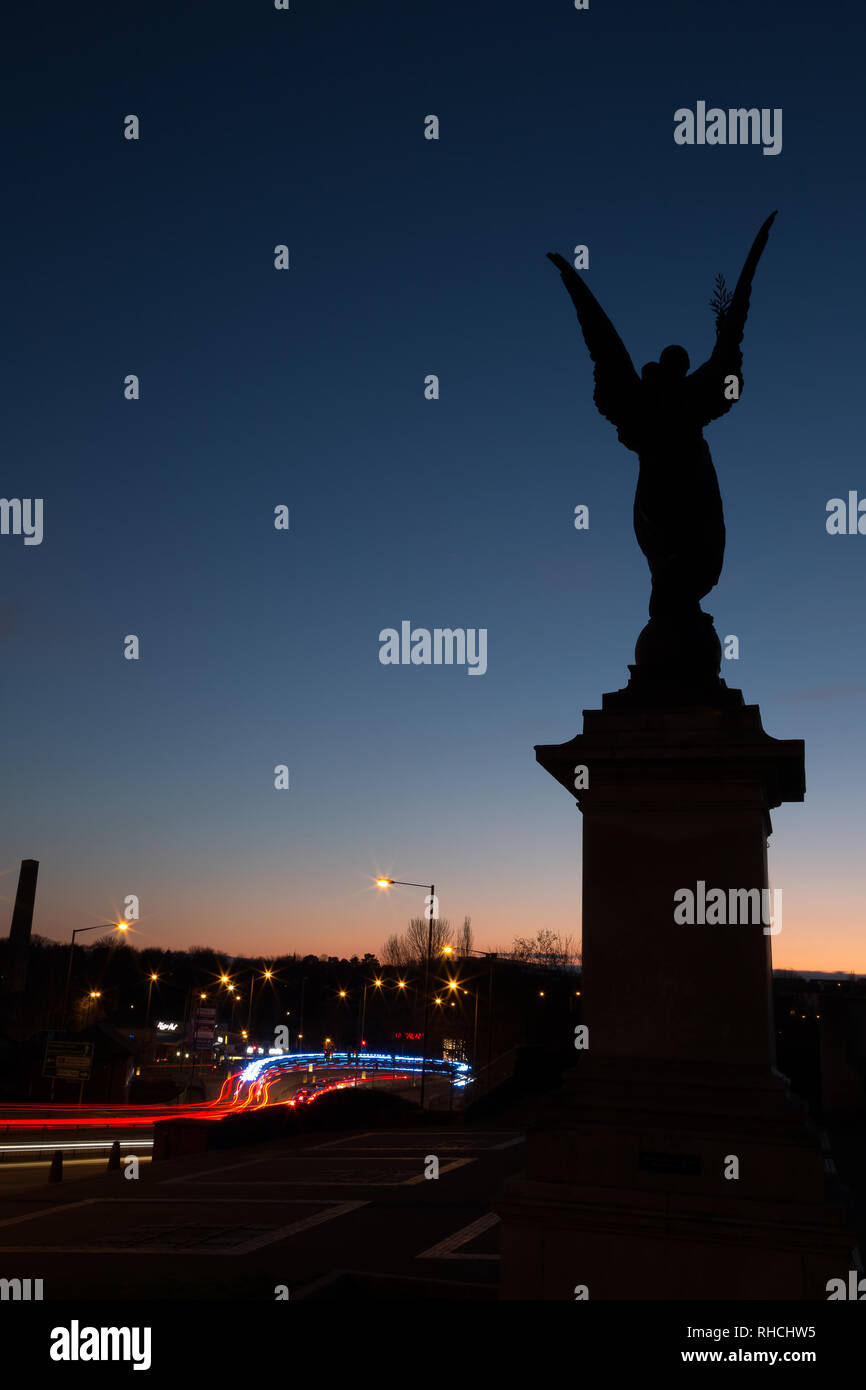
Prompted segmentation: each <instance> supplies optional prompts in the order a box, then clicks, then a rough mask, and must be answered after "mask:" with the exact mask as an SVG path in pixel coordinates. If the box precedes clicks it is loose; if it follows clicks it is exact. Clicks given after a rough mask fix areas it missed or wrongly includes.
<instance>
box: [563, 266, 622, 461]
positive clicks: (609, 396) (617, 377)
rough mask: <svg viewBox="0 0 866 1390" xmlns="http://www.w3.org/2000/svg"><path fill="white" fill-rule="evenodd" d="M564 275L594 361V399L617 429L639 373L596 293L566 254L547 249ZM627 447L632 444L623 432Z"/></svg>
mask: <svg viewBox="0 0 866 1390" xmlns="http://www.w3.org/2000/svg"><path fill="white" fill-rule="evenodd" d="M547 258H548V260H550V261H552V262H553V264H554V265H555V266H556V268H557V270H558V271H559V272H560V274H561V276H562V282H563V284H564V285H565V288H566V289H567V290H568V293H569V294H570V295H571V301H572V303H573V304H574V307H575V309H576V310H577V318H578V322H579V323H580V327H581V332H582V333H583V340H584V342H585V343H586V346H587V347H588V349H589V355H590V357H591V358H592V360H593V362H594V364H595V374H594V377H595V390H594V392H593V397H592V398H593V400H594V401H595V404H596V405H597V407H598V409H599V410H600V411H601V413H602V415H603V416H604V417H605V419H607V420H610V422H611V424H612V425H616V427H617V432H618V433H619V432H620V431H621V430H622V429H625V428H626V427H627V425H628V423H629V422H630V420H631V418H632V414H633V411H634V407H635V402H636V400H637V398H638V394H639V391H640V385H641V382H640V377H639V376H638V374H637V372H636V371H635V369H634V365H633V363H632V360H631V358H630V357H629V355H628V351H627V350H626V346H625V343H624V342H623V341H622V339H621V338H620V336H619V334H618V333H617V331H616V329H615V328H614V326H613V324H612V323H611V321H610V319H609V318H608V316H607V314H606V313H605V312H604V310H603V309H602V307H601V305H600V304H599V302H598V300H597V299H596V297H595V295H594V294H593V293H592V290H590V289H589V288H588V287H587V285H586V284H585V283H584V281H583V280H582V279H581V278H580V276H579V275H578V273H577V271H576V270H575V269H574V267H573V266H571V265H569V263H568V261H567V260H566V259H565V257H564V256H558V255H557V254H556V253H555V252H553V251H548V253H547ZM620 439H621V440H622V442H623V443H624V444H626V445H627V447H629V448H631V447H633V446H632V445H630V444H629V443H628V440H627V439H626V438H623V435H622V434H621V433H620Z"/></svg>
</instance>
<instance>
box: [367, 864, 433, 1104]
mask: <svg viewBox="0 0 866 1390" xmlns="http://www.w3.org/2000/svg"><path fill="white" fill-rule="evenodd" d="M376 883H377V885H378V887H379V888H390V887H391V885H392V884H398V885H399V886H400V887H402V888H426V887H427V884H426V883H410V882H409V881H408V879H405V878H377V879H376ZM435 911H436V887H435V885H434V884H432V883H431V884H430V916H429V918H428V919H427V920H428V922H429V926H428V928H427V955H426V956H425V959H424V1024H423V1031H422V1036H421V1109H422V1110H423V1109H424V1080H425V1076H426V1064H427V1026H428V1023H429V1019H430V956H431V955H432V953H433V915H434V913H435Z"/></svg>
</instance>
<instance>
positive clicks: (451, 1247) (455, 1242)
mask: <svg viewBox="0 0 866 1390" xmlns="http://www.w3.org/2000/svg"><path fill="white" fill-rule="evenodd" d="M498 1223H499V1217H498V1216H497V1215H496V1213H495V1212H489V1213H488V1215H487V1216H479V1218H478V1220H477V1221H470V1223H469V1225H468V1226H461V1227H460V1230H459V1231H455V1232H454V1234H453V1235H450V1236H446V1237H445V1239H444V1240H440V1241H439V1242H438V1244H437V1245H431V1246H430V1248H429V1249H428V1250H422V1251H421V1254H420V1255H416V1256H415V1259H416V1260H498V1259H499V1256H498V1255H455V1254H454V1251H455V1250H458V1249H459V1248H460V1246H461V1245H468V1244H469V1242H470V1241H471V1240H475V1239H476V1237H478V1236H481V1235H483V1234H484V1232H485V1231H489V1230H490V1229H491V1227H492V1226H496V1225H498Z"/></svg>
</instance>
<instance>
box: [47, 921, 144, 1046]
mask: <svg viewBox="0 0 866 1390" xmlns="http://www.w3.org/2000/svg"><path fill="white" fill-rule="evenodd" d="M106 927H107V928H108V929H109V930H113V931H129V923H128V922H124V921H123V919H122V918H121V920H120V921H119V922H97V923H96V926H94V927H76V928H75V930H74V932H73V933H72V937H71V939H70V942H69V966H68V968H67V971H66V989H65V990H64V992H63V1032H64V1033H65V1032H66V1026H67V1022H68V1019H69V990H70V988H71V986H72V959H73V956H74V955H75V938H76V936H81V934H82V933H83V932H86V931H105V929H106Z"/></svg>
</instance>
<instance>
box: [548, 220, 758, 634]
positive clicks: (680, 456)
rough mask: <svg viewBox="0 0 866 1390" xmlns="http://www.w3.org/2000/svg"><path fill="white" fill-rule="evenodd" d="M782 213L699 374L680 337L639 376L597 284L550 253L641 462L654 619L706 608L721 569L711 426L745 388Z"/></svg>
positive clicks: (615, 413) (637, 514)
mask: <svg viewBox="0 0 866 1390" xmlns="http://www.w3.org/2000/svg"><path fill="white" fill-rule="evenodd" d="M775 217H776V213H775V212H774V213H772V214H771V215H770V216H769V217H768V218H767V220H766V222H765V223H764V225H763V226H762V227H761V230H760V231H759V232H758V235H757V236H756V237H755V240H754V242H753V243H752V248H751V250H750V251H749V254H748V256H747V257H746V262H745V265H744V266H743V269H742V271H741V273H740V278H739V280H738V281H737V285H736V288H735V290H734V292H733V295H732V296H726V297H723V300H722V307H721V308H720V309H719V312H718V313H717V318H716V342H715V346H714V347H713V350H712V352H711V354H710V356H709V357H708V359H707V361H706V362H704V364H703V366H701V367H698V368H697V369H696V370H695V371H693V372H691V373H689V367H690V362H689V355H688V353H687V352H686V350H685V348H683V347H680V346H678V345H674V346H671V347H666V348H665V349H664V350H663V352H661V353H660V355H659V360H658V362H648V363H647V364H646V366H644V367H643V368H642V369H641V373H640V376H638V374H637V372H636V371H635V368H634V365H633V363H632V360H631V358H630V357H629V354H628V352H627V350H626V347H625V345H624V343H623V341H622V339H621V338H620V336H619V334H618V333H617V331H616V329H615V328H614V326H613V324H612V323H611V321H610V319H609V318H608V316H607V314H606V313H605V312H604V310H603V309H602V307H601V305H600V304H599V302H598V300H597V299H596V298H595V296H594V294H593V293H592V291H591V290H590V289H589V288H588V287H587V285H586V284H585V282H584V281H583V280H582V279H581V277H580V276H579V275H578V274H577V272H576V270H575V269H574V268H573V267H572V266H571V265H570V264H569V262H568V261H566V260H565V258H564V257H563V256H559V255H556V254H555V253H553V252H549V253H548V258H549V260H551V261H553V263H554V265H555V266H556V267H557V268H558V270H559V271H560V273H561V275H562V280H563V283H564V284H565V287H566V289H567V290H568V293H569V294H570V296H571V299H572V303H573V304H574V307H575V309H576V310H577V317H578V321H579V323H580V327H581V331H582V333H583V338H584V341H585V343H586V346H587V348H588V349H589V354H590V357H591V358H592V360H593V363H594V364H595V373H594V376H595V390H594V392H593V400H594V401H595V404H596V406H597V407H598V409H599V410H600V412H601V414H602V415H603V416H604V417H605V419H607V420H610V422H611V424H612V425H614V426H615V427H616V432H617V438H618V439H619V440H620V442H621V443H622V444H624V445H625V447H626V448H627V449H630V450H631V451H632V452H633V453H635V454H637V456H638V459H639V462H640V469H639V473H638V482H637V489H636V491H635V499H634V530H635V535H636V536H637V541H638V545H639V546H640V548H641V550H642V551H643V553H644V555H645V556H646V558H647V561H648V563H649V568H650V574H651V576H652V596H651V598H650V605H649V612H650V618H651V619H670V620H683V619H685V620H688V619H690V618H693V617H694V616H695V615H701V616H705V615H703V614H702V612H701V607H700V600H701V599H702V598H703V597H704V595H705V594H708V593H709V591H710V590H711V589H712V588H714V586H715V585H716V584H717V583H718V580H719V576H720V574H721V572H722V561H723V559H724V553H725V521H724V514H723V510H722V498H721V493H720V492H719V482H718V478H717V477H716V470H715V468H714V466H713V460H712V456H711V454H710V450H709V447H708V445H707V443H706V440H705V439H704V436H703V431H704V429H705V427H706V426H707V425H709V424H710V423H711V422H712V421H713V420H718V419H719V418H720V417H721V416H722V415H726V414H727V412H728V411H729V410H730V409H731V406H732V405H733V404H734V402H735V400H737V399H739V396H740V394H741V392H742V389H743V374H742V367H743V357H742V352H741V344H742V341H743V333H744V331H745V327H746V316H747V314H748V312H749V299H750V295H751V291H752V280H753V279H754V275H755V271H756V269H757V266H758V261H759V260H760V258H761V255H762V253H763V251H764V248H765V246H766V245H767V240H768V237H769V233H770V228H771V226H772V225H773V221H774V219H775ZM725 299H726V300H727V302H725Z"/></svg>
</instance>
